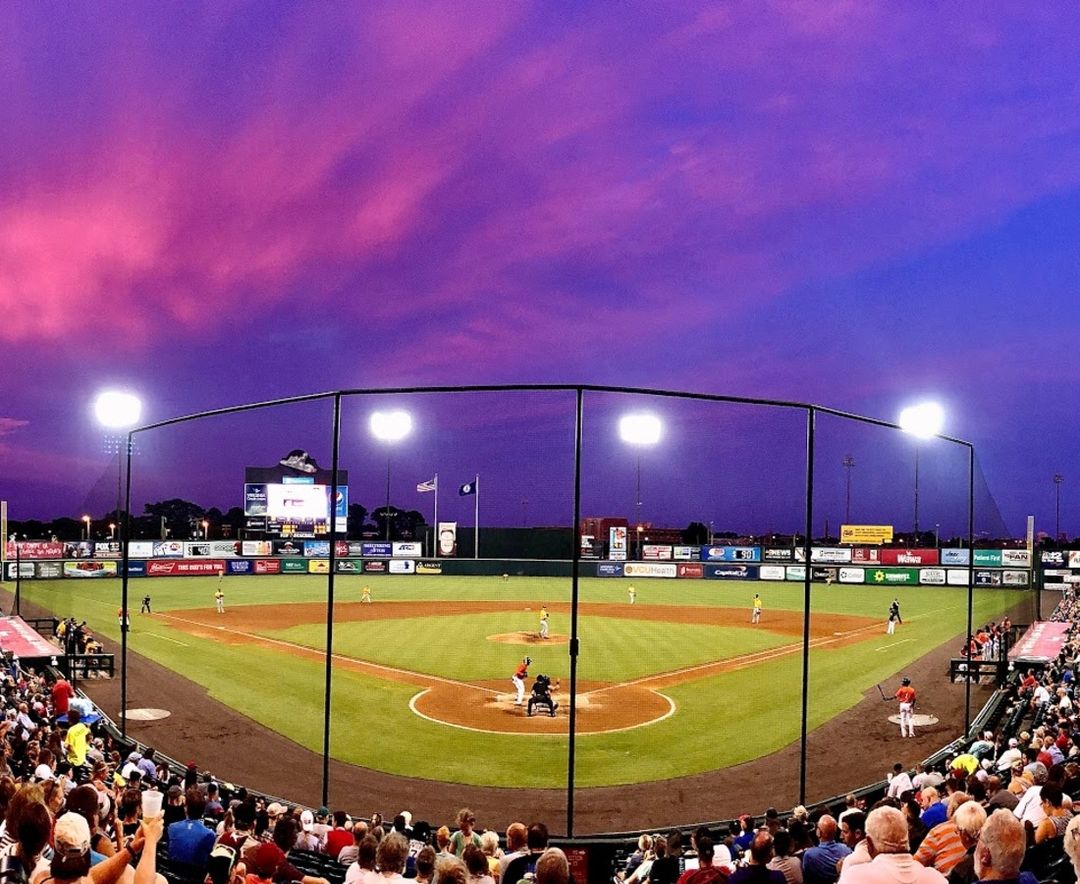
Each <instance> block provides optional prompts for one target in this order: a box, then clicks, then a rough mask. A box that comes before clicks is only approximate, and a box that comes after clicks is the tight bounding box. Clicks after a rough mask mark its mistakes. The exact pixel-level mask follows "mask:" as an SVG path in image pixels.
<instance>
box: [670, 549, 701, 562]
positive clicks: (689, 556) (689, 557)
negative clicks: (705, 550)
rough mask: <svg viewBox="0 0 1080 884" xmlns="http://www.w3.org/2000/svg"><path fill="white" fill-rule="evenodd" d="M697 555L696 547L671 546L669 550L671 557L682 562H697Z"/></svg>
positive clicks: (698, 550)
mask: <svg viewBox="0 0 1080 884" xmlns="http://www.w3.org/2000/svg"><path fill="white" fill-rule="evenodd" d="M699 553H700V549H699V548H698V547H696V546H673V547H672V548H671V557H672V558H673V559H679V560H681V561H684V562H686V561H689V562H693V561H697V557H698V554H699Z"/></svg>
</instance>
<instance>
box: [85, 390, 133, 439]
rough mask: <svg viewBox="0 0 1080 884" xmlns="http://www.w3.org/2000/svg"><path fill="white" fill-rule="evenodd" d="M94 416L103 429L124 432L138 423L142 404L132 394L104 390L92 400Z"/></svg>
mask: <svg viewBox="0 0 1080 884" xmlns="http://www.w3.org/2000/svg"><path fill="white" fill-rule="evenodd" d="M94 416H95V417H96V418H97V420H98V423H99V424H101V425H102V426H103V427H106V428H108V429H110V430H124V429H127V428H129V427H133V426H135V424H137V423H138V422H139V418H140V417H141V416H142V402H141V401H140V400H139V397H138V396H135V395H134V394H132V393H125V392H122V391H120V390H106V391H105V392H103V393H99V394H98V397H97V399H95V400H94Z"/></svg>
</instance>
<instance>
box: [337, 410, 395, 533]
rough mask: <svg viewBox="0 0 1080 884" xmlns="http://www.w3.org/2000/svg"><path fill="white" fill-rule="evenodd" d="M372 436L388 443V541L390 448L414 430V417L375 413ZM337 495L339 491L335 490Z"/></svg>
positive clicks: (393, 413) (371, 421)
mask: <svg viewBox="0 0 1080 884" xmlns="http://www.w3.org/2000/svg"><path fill="white" fill-rule="evenodd" d="M368 426H369V427H370V429H371V435H372V436H374V437H375V438H376V439H378V440H379V441H380V442H386V443H387V449H386V511H385V512H386V540H387V542H389V540H390V448H389V446H390V445H392V444H393V443H394V442H400V441H401V440H402V439H404V438H405V437H406V436H408V435H409V433H410V431H411V430H412V416H411V415H410V414H409V413H408V412H406V411H375V412H372V414H371V419H370V421H369V423H368ZM334 493H335V494H336V493H337V489H336V488H335V489H334Z"/></svg>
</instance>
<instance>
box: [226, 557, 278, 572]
mask: <svg viewBox="0 0 1080 884" xmlns="http://www.w3.org/2000/svg"><path fill="white" fill-rule="evenodd" d="M229 564H230V565H231V564H232V562H229ZM253 564H254V565H255V573H256V574H280V573H281V562H279V561H278V560H277V559H256V560H255V561H254V562H253Z"/></svg>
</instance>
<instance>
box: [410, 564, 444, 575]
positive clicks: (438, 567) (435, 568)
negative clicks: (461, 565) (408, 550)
mask: <svg viewBox="0 0 1080 884" xmlns="http://www.w3.org/2000/svg"><path fill="white" fill-rule="evenodd" d="M416 573H417V574H442V562H417V563H416Z"/></svg>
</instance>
